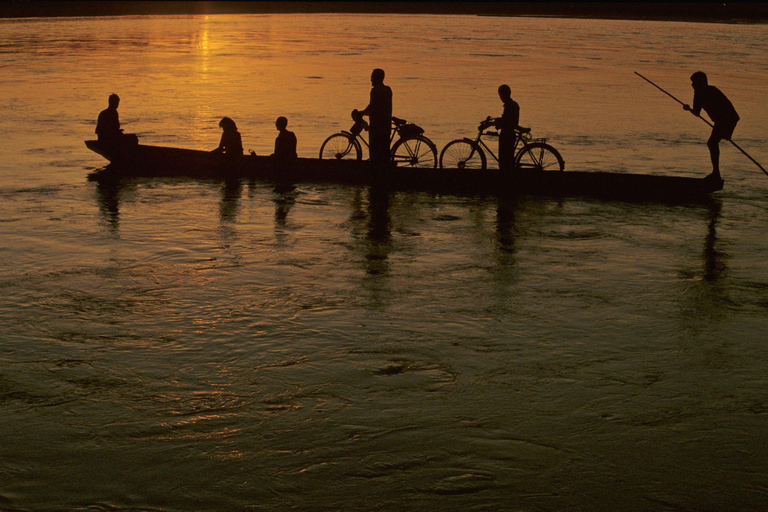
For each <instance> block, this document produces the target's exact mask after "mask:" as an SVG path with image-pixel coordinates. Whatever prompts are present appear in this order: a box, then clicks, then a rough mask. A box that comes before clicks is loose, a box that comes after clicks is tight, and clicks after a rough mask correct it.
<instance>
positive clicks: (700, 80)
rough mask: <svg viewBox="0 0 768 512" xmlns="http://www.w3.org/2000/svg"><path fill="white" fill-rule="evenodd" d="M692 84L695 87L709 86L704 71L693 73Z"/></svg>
mask: <svg viewBox="0 0 768 512" xmlns="http://www.w3.org/2000/svg"><path fill="white" fill-rule="evenodd" d="M691 86H692V87H693V88H694V89H698V88H700V87H706V86H707V75H706V73H704V72H703V71H697V72H695V73H694V74H692V75H691Z"/></svg>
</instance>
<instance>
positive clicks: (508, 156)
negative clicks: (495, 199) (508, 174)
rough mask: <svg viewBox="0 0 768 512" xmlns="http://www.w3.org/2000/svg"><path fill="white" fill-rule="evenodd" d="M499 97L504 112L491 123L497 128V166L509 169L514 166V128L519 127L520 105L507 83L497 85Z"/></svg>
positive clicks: (515, 140)
mask: <svg viewBox="0 0 768 512" xmlns="http://www.w3.org/2000/svg"><path fill="white" fill-rule="evenodd" d="M499 98H500V99H501V102H502V103H503V104H504V112H503V113H502V114H501V117H497V118H496V119H495V120H494V123H493V125H494V126H495V127H496V129H498V130H499V168H500V169H510V170H511V169H513V168H514V166H515V146H516V145H517V135H516V133H515V130H517V129H518V128H519V123H520V105H518V104H517V102H516V101H515V100H513V99H512V89H510V87H509V86H508V85H507V84H504V85H500V86H499Z"/></svg>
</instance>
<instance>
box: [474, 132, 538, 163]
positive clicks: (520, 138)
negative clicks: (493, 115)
mask: <svg viewBox="0 0 768 512" xmlns="http://www.w3.org/2000/svg"><path fill="white" fill-rule="evenodd" d="M484 136H485V137H496V138H498V137H499V132H486V131H484V130H481V131H478V132H477V138H475V139H474V140H472V139H470V138H469V137H465V138H464V140H466V141H467V142H471V143H474V144H476V145H478V146H479V147H481V148H482V149H484V150H485V151H486V153H487V154H489V155H491V157H492V158H493V159H494V160H495V161H496V163H497V164H498V163H499V158H498V157H497V156H496V153H494V152H493V150H492V149H491V148H490V147H489V146H488V144H486V143H485V141H483V137H484ZM515 136H516V137H515V150H514V152H513V154H514V155H515V156H517V155H518V153H520V152H521V151H522V150H524V149H525V148H527V147H528V143H529V142H546V141H547V139H533V138H531V136H530V132H529V133H520V132H519V131H517V130H515ZM521 143H522V145H521Z"/></svg>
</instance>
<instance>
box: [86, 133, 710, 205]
mask: <svg viewBox="0 0 768 512" xmlns="http://www.w3.org/2000/svg"><path fill="white" fill-rule="evenodd" d="M85 145H86V146H87V147H88V149H90V150H91V151H94V152H96V153H98V154H99V155H101V156H103V157H104V158H106V159H107V160H109V161H110V162H111V164H110V165H109V166H107V167H106V168H105V169H103V170H102V171H100V172H99V173H96V175H95V176H94V179H103V178H110V177H111V178H114V177H121V176H135V177H191V178H204V179H225V180H227V179H258V180H265V181H271V182H275V183H342V184H350V185H381V186H386V187H390V188H392V189H395V190H425V191H431V192H435V193H455V194H493V195H514V194H545V195H556V196H573V195H583V196H591V197H599V198H607V199H620V200H638V201H673V202H680V201H701V200H705V199H707V198H709V197H710V194H711V193H712V192H715V191H717V190H721V189H722V183H717V182H713V181H712V180H707V179H704V178H689V177H675V176H659V175H649V174H621V173H607V172H583V171H564V172H561V171H518V172H501V171H499V170H498V169H486V170H482V171H480V170H476V169H471V170H469V169H425V168H408V167H390V168H388V169H384V170H382V169H378V170H375V169H374V168H373V167H372V165H371V164H370V162H367V161H360V160H321V159H319V158H297V159H295V160H291V161H280V160H277V159H274V158H272V157H269V156H254V155H247V156H242V157H228V156H226V155H221V154H216V153H211V152H207V151H198V150H191V149H180V148H171V147H162V146H148V145H143V144H138V145H133V146H125V147H122V148H119V149H114V148H109V147H105V146H104V145H103V144H100V143H99V142H98V141H95V140H88V141H85Z"/></svg>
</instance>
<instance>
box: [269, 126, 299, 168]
mask: <svg viewBox="0 0 768 512" xmlns="http://www.w3.org/2000/svg"><path fill="white" fill-rule="evenodd" d="M287 126H288V119H286V118H285V117H283V116H280V117H278V118H277V120H276V121H275V127H276V128H277V131H278V132H280V133H278V135H277V138H276V139H275V152H274V153H272V156H273V157H275V158H279V159H281V160H291V159H294V158H296V135H295V134H294V133H293V132H292V131H289V130H287V129H286V127H287Z"/></svg>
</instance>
